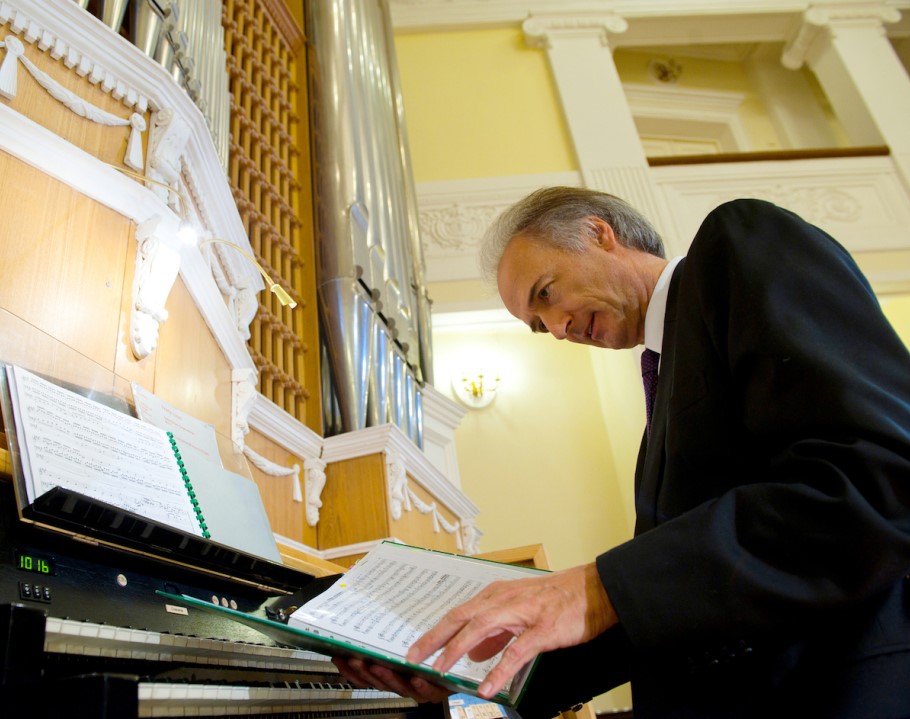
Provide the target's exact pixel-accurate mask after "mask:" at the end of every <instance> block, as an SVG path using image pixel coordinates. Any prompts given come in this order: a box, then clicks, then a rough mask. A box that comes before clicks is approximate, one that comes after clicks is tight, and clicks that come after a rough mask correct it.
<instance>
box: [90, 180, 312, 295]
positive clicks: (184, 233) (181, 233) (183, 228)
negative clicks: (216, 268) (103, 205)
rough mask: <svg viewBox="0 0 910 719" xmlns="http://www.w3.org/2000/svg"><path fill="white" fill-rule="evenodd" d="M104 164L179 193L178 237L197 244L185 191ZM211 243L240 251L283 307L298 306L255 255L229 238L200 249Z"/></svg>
mask: <svg viewBox="0 0 910 719" xmlns="http://www.w3.org/2000/svg"><path fill="white" fill-rule="evenodd" d="M104 164H106V165H107V166H108V167H113V168H114V169H115V170H117V171H118V172H122V173H123V174H124V175H129V176H130V177H134V178H136V179H137V180H141V181H142V182H148V183H150V184H152V185H157V186H158V187H163V188H164V189H165V190H168V191H169V192H173V193H174V194H175V195H177V197H179V198H180V210H181V212H180V226H179V227H178V228H177V237H178V238H179V239H180V241H181V242H183V243H185V244H187V245H195V244H196V242H197V240H198V237H199V235H198V233H197V232H196V228H195V227H193V224H192V223H191V222H190V221H189V219H188V218H187V214H186V209H187V207H189V203H188V202H187V201H186V197H184V195H183V193H182V192H181V191H180V190H178V189H177V188H176V187H171V186H170V185H168V184H167V183H164V182H159V181H158V180H153V179H152V178H151V177H146V176H145V175H142V174H140V173H138V172H133V171H132V170H126V169H124V168H122V167H118V166H117V165H112V164H111V163H109V162H106V163H104ZM209 243H218V244H221V245H228V246H229V247H233V248H234V249H235V250H237V252H239V253H240V254H241V255H243V256H244V257H246V258H247V259H248V260H249V261H250V262H252V263H253V264H254V265H255V266H256V269H257V270H259V273H260V274H261V275H262V279H264V280H265V283H266V285H267V286H268V288H269V290H271V292H272V294H274V295H275V297H277V298H278V301H279V302H280V303H281V304H282V306H283V307H290V308H291V309H294V308H295V307H296V306H297V302H295V301H294V298H293V297H291V295H290V294H288V291H287V290H286V289H284V287H282V286H281V285H279V284H278V283H277V282H275V281H274V280H273V279H272V278H271V277H269V275H268V273H266V271H265V270H264V269H262V265H260V264H259V263H258V262H257V261H256V258H255V257H253V256H252V255H251V254H250V253H249V252H247V251H246V250H244V249H243V248H242V247H240V246H239V245H235V244H234V243H233V242H230V241H228V240H222V239H219V238H210V239H207V240H203V241H202V242H201V243H200V244H199V247H200V249H201V248H202V246H203V245H207V244H209Z"/></svg>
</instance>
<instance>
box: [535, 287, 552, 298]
mask: <svg viewBox="0 0 910 719" xmlns="http://www.w3.org/2000/svg"><path fill="white" fill-rule="evenodd" d="M537 296H538V297H539V298H540V299H542V300H547V299H550V288H549V287H541V288H540V292H538V293H537Z"/></svg>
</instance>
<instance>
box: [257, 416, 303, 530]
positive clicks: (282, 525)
mask: <svg viewBox="0 0 910 719" xmlns="http://www.w3.org/2000/svg"><path fill="white" fill-rule="evenodd" d="M245 441H246V444H247V446H248V447H249V448H250V449H252V450H253V451H254V452H256V454H258V455H260V456H262V457H265V458H266V459H268V460H269V461H271V462H274V463H275V464H278V465H280V466H282V467H291V466H293V465H295V464H297V465H299V466H300V483H301V489H302V488H303V479H304V471H303V459H302V458H300V457H297V456H295V455H293V454H291V453H290V452H288V451H287V450H286V449H284V447H280V446H278V445H277V444H275V443H274V442H272V441H271V440H269V439H267V438H265V437H263V436H262V435H261V434H259V433H258V432H256V431H255V430H252V431H251V432H250V433H249V434H248V435H247V436H246V440H245ZM250 471H251V472H252V476H253V479H254V480H255V482H256V484H257V485H258V486H259V494H260V495H262V502H263V504H265V511H266V513H267V514H268V515H269V522H270V523H271V525H272V531H273V532H275V533H276V534H280V535H281V536H282V537H287V538H288V539H293V540H294V541H297V542H301V543H303V544H305V545H307V546H308V547H315V546H316V541H317V539H316V528H315V527H311V526H309V525H308V524H307V523H306V516H305V512H306V505H305V504H303V502H295V501H294V485H293V483H294V478H293V477H271V476H269V475H267V474H265V473H264V472H261V471H260V470H258V469H256V467H254V466H252V465H250Z"/></svg>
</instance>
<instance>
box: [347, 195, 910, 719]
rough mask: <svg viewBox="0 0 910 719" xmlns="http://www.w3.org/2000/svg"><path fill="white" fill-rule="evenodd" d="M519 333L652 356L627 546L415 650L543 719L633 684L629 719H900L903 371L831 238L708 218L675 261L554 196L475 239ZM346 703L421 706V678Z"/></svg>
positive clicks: (909, 631) (456, 622) (604, 199)
mask: <svg viewBox="0 0 910 719" xmlns="http://www.w3.org/2000/svg"><path fill="white" fill-rule="evenodd" d="M484 262H485V267H486V268H487V269H488V270H492V271H493V272H495V277H496V281H497V285H498V289H499V292H500V295H501V296H502V299H503V302H504V303H505V306H506V308H507V309H508V310H509V311H510V312H511V313H512V314H513V315H515V316H516V317H518V318H520V319H521V320H522V321H524V322H525V323H527V324H528V325H529V326H530V327H531V329H532V330H533V331H535V332H546V333H549V334H552V335H553V336H554V337H556V338H557V339H568V340H569V341H573V342H582V343H585V344H590V345H594V346H598V347H608V348H612V349H620V348H632V347H635V346H636V345H639V344H644V345H646V347H647V348H648V349H649V350H653V351H656V352H659V353H660V365H659V375H658V382H657V393H656V398H655V403H654V407H653V414H652V416H651V419H650V423H649V428H648V429H647V430H646V432H645V436H644V438H643V441H642V447H641V452H640V455H639V461H638V467H637V469H636V478H635V482H636V487H635V489H636V492H635V495H636V515H637V520H636V527H635V537H634V538H633V539H632V540H630V541H628V542H626V543H624V544H622V545H620V546H618V547H616V548H614V549H611V550H609V551H607V552H605V553H604V554H602V555H600V556H599V557H598V558H597V559H596V561H595V562H592V563H590V564H588V565H585V566H582V567H576V568H574V569H570V570H567V571H564V572H556V573H553V574H551V575H548V576H545V577H542V578H533V579H529V580H520V581H517V582H508V583H499V584H494V585H491V586H490V587H488V588H487V589H486V590H484V591H483V592H482V593H481V594H480V595H478V596H477V597H475V598H474V599H472V600H471V601H469V602H467V603H466V604H464V605H462V606H461V607H458V608H456V609H455V610H453V611H452V612H450V614H449V615H447V616H446V617H445V618H444V619H443V620H442V621H441V622H440V623H439V625H437V626H436V627H435V628H433V629H431V630H430V631H429V632H428V633H427V634H425V635H424V636H423V637H421V639H420V640H418V642H416V643H415V645H414V646H413V647H412V649H411V652H410V653H409V659H410V660H412V661H416V662H419V661H422V660H424V659H425V658H426V657H428V656H430V655H432V654H433V652H435V651H436V650H438V649H442V653H441V655H440V656H439V657H438V658H437V659H436V660H435V664H434V666H435V668H437V669H439V670H442V671H444V670H445V669H447V668H448V667H449V666H451V664H452V663H453V662H454V661H455V660H456V659H457V658H458V657H460V656H461V655H463V654H465V653H468V654H469V655H471V656H472V657H473V658H484V657H487V656H491V655H492V654H493V653H495V652H496V651H497V650H499V649H501V648H502V647H503V646H504V645H506V643H507V642H509V641H510V640H513V638H514V641H511V643H510V644H508V647H507V648H506V650H505V651H504V653H503V656H502V658H501V660H500V662H499V664H498V665H497V667H496V668H495V669H494V670H493V671H492V672H491V673H490V675H489V676H488V678H487V681H486V682H485V684H484V686H483V687H482V692H483V693H484V694H485V695H486V696H491V695H492V694H493V693H495V692H496V691H497V690H498V689H499V687H500V686H501V685H502V684H503V683H504V682H505V681H507V680H508V678H509V677H511V676H512V674H514V672H515V671H516V670H517V669H518V668H519V667H520V666H522V665H523V664H524V663H525V662H527V661H528V660H530V659H531V658H532V657H533V656H535V655H536V654H538V653H543V655H542V658H541V661H540V665H539V667H538V669H537V671H536V672H535V674H534V676H533V678H532V683H531V687H530V689H529V690H528V692H527V694H526V696H525V698H524V699H523V700H522V703H521V705H520V707H519V712H520V713H521V714H522V716H523V717H524V719H533V718H535V717H550V716H553V715H554V714H556V713H557V712H558V711H559V710H564V709H566V708H568V707H569V706H571V705H572V704H574V703H576V702H582V701H585V700H587V699H588V698H590V697H591V696H593V695H595V694H598V693H601V692H603V691H606V690H607V689H609V688H611V687H613V686H616V685H618V684H620V683H622V682H624V681H626V680H629V679H631V681H632V688H633V704H634V711H635V716H636V719H647V718H648V717H753V716H754V717H770V716H774V717H780V716H791V715H793V716H803V717H813V718H817V717H832V718H833V717H837V718H838V719H844V718H849V717H876V718H877V719H884V718H886V717H907V716H910V691H908V689H907V688H908V686H910V579H908V573H910V355H908V352H907V349H906V347H905V346H904V345H903V343H902V342H901V340H900V339H899V338H898V337H897V335H896V334H895V333H894V331H893V329H892V328H891V326H890V325H889V324H888V322H887V320H886V319H885V318H884V316H883V315H882V313H881V310H880V308H879V306H878V303H877V301H876V299H875V296H874V295H873V293H872V291H871V288H870V287H869V285H868V283H867V282H866V280H865V278H864V277H863V276H862V274H861V273H860V271H859V269H858V268H857V267H856V265H855V264H854V262H853V261H852V260H851V258H850V257H849V255H848V253H847V252H846V251H845V250H844V249H843V248H842V247H840V245H838V244H837V243H836V242H835V241H834V240H833V239H832V238H830V237H829V236H828V235H826V234H825V233H823V232H822V231H821V230H819V229H818V228H816V227H813V226H811V225H809V224H808V223H806V222H804V221H803V220H801V219H800V218H798V217H797V216H795V215H793V214H792V213H789V212H787V211H785V210H782V209H780V208H777V207H775V206H774V205H771V204H769V203H765V202H760V201H749V200H739V201H736V202H732V203H728V204H725V205H722V206H721V207H719V208H717V209H716V210H714V211H713V212H712V213H710V214H709V216H708V217H707V218H706V220H705V221H704V223H703V224H702V226H701V228H700V229H699V231H698V233H697V235H696V237H695V239H694V240H693V242H692V245H691V248H690V250H689V253H688V255H687V257H686V258H685V259H680V258H677V260H674V261H673V262H667V260H665V259H664V258H663V248H662V245H661V243H660V240H659V238H658V236H657V234H656V233H655V232H654V230H653V229H651V227H650V225H649V224H648V223H647V222H646V221H645V220H644V219H643V218H642V217H641V216H640V215H639V214H638V213H637V212H635V211H634V210H632V208H630V207H629V206H628V205H627V204H626V203H624V202H622V201H621V200H619V199H617V198H614V197H612V196H610V195H606V194H603V193H597V192H593V191H589V190H584V189H574V188H551V189H546V190H541V191H538V192H536V193H533V194H532V195H530V196H529V197H527V198H525V199H524V200H522V201H521V202H519V203H518V204H517V205H516V206H514V207H513V208H511V209H509V210H507V211H506V212H505V213H504V214H503V215H502V216H501V217H500V218H499V219H498V220H497V221H496V223H495V224H494V226H493V227H492V228H491V230H490V232H489V233H488V236H487V238H486V240H485V246H484ZM343 670H344V671H345V672H346V673H349V675H350V676H352V677H354V680H355V681H358V682H361V683H365V684H374V685H376V684H379V685H382V686H384V687H386V688H391V689H393V690H395V691H399V692H401V693H406V694H410V695H411V696H415V697H417V698H420V699H438V698H439V693H438V692H437V690H436V689H434V688H433V687H431V686H430V685H428V684H427V683H426V682H423V681H422V680H412V681H410V682H406V681H405V680H404V679H402V678H401V677H399V676H397V675H394V674H392V673H390V672H385V671H383V670H382V669H381V668H376V667H371V666H367V665H363V664H359V663H356V664H355V665H354V666H350V665H349V664H344V665H343Z"/></svg>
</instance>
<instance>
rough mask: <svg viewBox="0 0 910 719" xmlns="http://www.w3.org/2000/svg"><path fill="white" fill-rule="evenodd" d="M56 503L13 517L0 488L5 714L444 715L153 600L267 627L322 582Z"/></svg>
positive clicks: (0, 485) (85, 506)
mask: <svg viewBox="0 0 910 719" xmlns="http://www.w3.org/2000/svg"><path fill="white" fill-rule="evenodd" d="M55 493H56V496H50V495H51V494H54V493H48V495H45V497H43V498H39V500H38V501H37V502H35V503H34V504H33V505H31V506H28V507H25V508H23V509H21V510H20V507H21V504H20V502H19V500H18V494H17V486H16V483H15V481H13V479H12V477H10V476H9V474H6V475H5V476H3V477H2V478H0V706H3V707H4V715H5V716H29V717H36V718H38V719H42V718H44V717H67V718H70V717H86V718H87V719H88V718H92V719H95V718H97V719H101V718H104V719H128V718H129V717H156V716H169V717H173V716H194V717H220V716H236V715H249V716H259V717H263V716H269V717H301V718H302V717H353V716H356V717H377V718H379V717H383V718H389V719H391V718H402V719H404V718H408V719H417V718H418V717H432V716H440V717H441V716H444V711H445V710H444V709H442V708H440V707H428V706H418V705H416V704H415V703H414V702H413V701H411V700H409V699H404V698H402V697H399V696H397V695H395V694H391V693H388V692H382V691H377V690H362V689H355V688H354V687H352V686H350V685H349V684H347V683H346V682H345V681H344V680H343V679H342V678H341V677H340V676H339V675H338V673H337V671H336V670H335V668H334V666H333V665H332V664H331V662H330V661H329V659H328V657H325V656H322V655H319V654H315V653H312V652H309V651H303V650H299V649H293V648H287V647H282V646H279V645H277V644H276V643H275V642H273V641H271V640H270V639H268V638H266V637H265V636H264V635H262V634H259V633H258V632H256V631H255V630H253V629H250V628H247V627H245V626H243V625H241V624H238V623H236V622H233V621H231V620H230V619H226V618H222V617H218V616H202V615H201V614H200V613H198V612H193V610H192V609H186V608H182V607H177V606H173V605H170V604H169V603H168V602H167V601H166V600H165V599H163V598H161V597H159V596H157V595H156V590H159V589H160V590H166V591H169V592H179V593H186V594H191V595H194V596H199V597H210V598H211V600H212V601H213V602H219V603H222V604H224V605H225V606H230V607H235V608H238V609H240V610H241V611H246V612H258V613H262V614H263V615H264V616H265V615H267V614H268V613H270V612H272V613H274V612H276V611H277V610H278V608H280V607H286V606H289V605H290V604H291V603H296V602H297V601H299V598H300V597H301V595H302V594H305V593H306V592H307V591H313V590H316V591H318V588H319V587H320V586H322V585H323V584H324V582H325V581H326V580H325V578H317V577H315V576H313V575H311V574H307V573H306V572H303V571H299V570H296V569H292V568H290V567H287V566H284V565H281V564H276V563H273V562H269V561H266V560H262V559H259V558H258V557H254V556H251V555H246V554H244V553H242V552H238V551H235V550H232V549H229V548H227V547H224V546H222V545H218V544H215V543H214V542H211V541H209V540H205V539H202V538H199V537H191V536H190V535H185V534H183V533H182V532H179V531H177V530H173V529H170V528H168V527H165V526H163V525H159V524H156V523H154V522H151V521H149V520H146V519H143V518H142V517H138V516H136V515H132V514H129V513H127V512H123V511H120V510H116V509H114V508H111V507H110V506H108V505H105V504H103V503H99V502H93V501H91V500H88V499H87V498H85V497H82V496H80V495H75V494H68V493H66V492H62V493H61V492H55ZM12 708H15V709H17V710H18V711H20V712H21V714H15V713H13V714H7V713H6V711H7V710H9V709H12Z"/></svg>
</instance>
